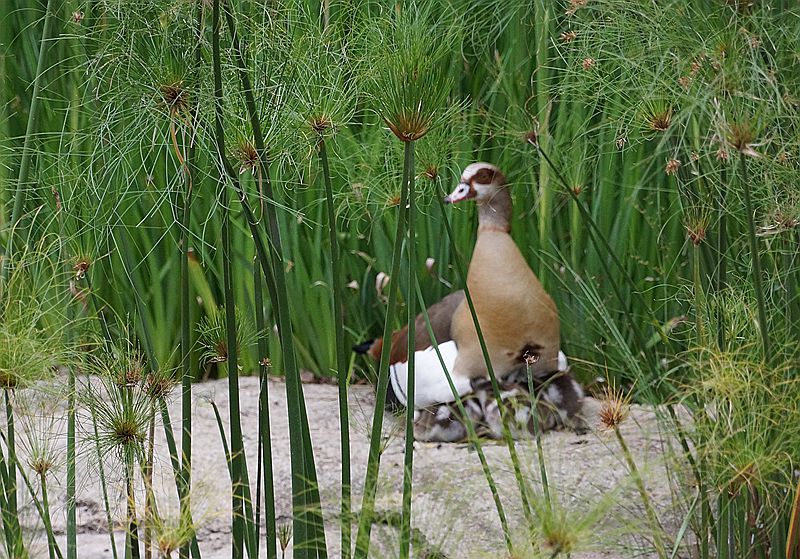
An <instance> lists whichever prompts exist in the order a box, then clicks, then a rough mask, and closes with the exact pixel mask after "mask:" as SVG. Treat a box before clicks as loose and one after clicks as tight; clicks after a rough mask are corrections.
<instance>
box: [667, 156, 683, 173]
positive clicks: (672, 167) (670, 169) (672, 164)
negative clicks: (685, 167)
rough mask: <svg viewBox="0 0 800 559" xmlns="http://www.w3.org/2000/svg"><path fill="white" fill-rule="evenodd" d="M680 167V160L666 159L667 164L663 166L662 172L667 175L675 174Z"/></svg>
mask: <svg viewBox="0 0 800 559" xmlns="http://www.w3.org/2000/svg"><path fill="white" fill-rule="evenodd" d="M680 168H681V162H680V160H678V159H670V160H668V161H667V164H666V165H665V166H664V172H665V173H666V174H667V175H670V176H673V177H674V176H675V175H677V174H678V169H680Z"/></svg>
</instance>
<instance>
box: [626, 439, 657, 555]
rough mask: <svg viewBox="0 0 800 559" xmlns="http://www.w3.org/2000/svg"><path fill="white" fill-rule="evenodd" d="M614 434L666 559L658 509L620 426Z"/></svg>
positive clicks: (651, 528)
mask: <svg viewBox="0 0 800 559" xmlns="http://www.w3.org/2000/svg"><path fill="white" fill-rule="evenodd" d="M614 434H615V435H616V436H617V442H619V446H620V447H621V448H622V455H623V456H624V457H625V462H626V463H627V465H628V470H629V472H630V474H631V477H633V481H634V483H635V484H636V489H637V490H638V491H639V496H640V497H641V498H642V504H643V505H644V510H645V513H646V514H647V521H648V523H649V524H650V530H651V531H652V532H653V543H654V544H655V548H656V553H658V557H659V558H660V559H666V557H667V552H666V548H665V547H664V542H663V541H662V539H661V528H660V527H659V525H658V518H657V517H656V511H655V510H654V509H653V504H652V503H651V502H650V496H649V495H648V494H647V488H645V486H644V481H643V480H642V476H641V474H640V473H639V468H637V467H636V462H634V460H633V456H631V451H630V449H629V448H628V443H626V442H625V438H624V437H623V436H622V433H621V432H620V430H619V426H617V425H615V426H614Z"/></svg>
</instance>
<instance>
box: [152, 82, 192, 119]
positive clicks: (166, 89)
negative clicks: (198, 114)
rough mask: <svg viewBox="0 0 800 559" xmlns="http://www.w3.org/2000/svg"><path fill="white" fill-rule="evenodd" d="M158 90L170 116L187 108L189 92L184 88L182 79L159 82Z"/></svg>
mask: <svg viewBox="0 0 800 559" xmlns="http://www.w3.org/2000/svg"><path fill="white" fill-rule="evenodd" d="M158 90H159V92H160V93H161V99H162V101H163V102H164V105H165V106H166V107H167V110H168V111H169V114H170V116H174V115H176V114H182V113H186V112H187V111H188V110H189V92H188V91H186V89H185V88H184V84H183V80H175V81H172V82H169V83H164V84H161V85H159V86H158Z"/></svg>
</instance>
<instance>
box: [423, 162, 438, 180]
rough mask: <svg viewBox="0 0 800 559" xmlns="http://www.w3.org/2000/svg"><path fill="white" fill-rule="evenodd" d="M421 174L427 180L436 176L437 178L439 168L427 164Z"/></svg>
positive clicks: (434, 178)
mask: <svg viewBox="0 0 800 559" xmlns="http://www.w3.org/2000/svg"><path fill="white" fill-rule="evenodd" d="M422 176H423V177H425V178H426V179H428V180H429V181H435V180H436V179H437V178H439V169H438V167H436V165H428V166H427V167H425V170H424V171H423V172H422Z"/></svg>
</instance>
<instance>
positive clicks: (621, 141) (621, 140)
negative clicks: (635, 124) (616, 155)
mask: <svg viewBox="0 0 800 559" xmlns="http://www.w3.org/2000/svg"><path fill="white" fill-rule="evenodd" d="M614 143H615V144H616V145H617V149H622V148H624V147H625V144H627V143H628V138H626V137H625V136H619V137H618V138H617V139H616V140H615V141H614Z"/></svg>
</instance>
